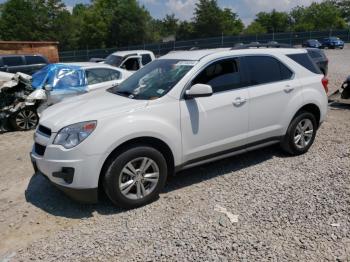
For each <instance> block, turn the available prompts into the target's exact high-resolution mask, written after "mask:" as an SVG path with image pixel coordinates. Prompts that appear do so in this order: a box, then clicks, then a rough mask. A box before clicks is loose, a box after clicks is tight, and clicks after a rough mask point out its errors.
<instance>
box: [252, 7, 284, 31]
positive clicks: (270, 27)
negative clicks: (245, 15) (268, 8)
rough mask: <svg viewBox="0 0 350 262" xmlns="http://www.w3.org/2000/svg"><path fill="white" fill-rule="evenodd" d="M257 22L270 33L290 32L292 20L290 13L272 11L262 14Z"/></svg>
mask: <svg viewBox="0 0 350 262" xmlns="http://www.w3.org/2000/svg"><path fill="white" fill-rule="evenodd" d="M255 22H257V23H258V24H260V25H261V26H262V27H263V28H265V30H266V31H267V32H269V33H272V32H285V31H288V29H289V25H290V19H289V15H288V13H285V12H277V11H276V10H272V12H270V13H266V12H260V13H258V14H257V15H256V19H255Z"/></svg>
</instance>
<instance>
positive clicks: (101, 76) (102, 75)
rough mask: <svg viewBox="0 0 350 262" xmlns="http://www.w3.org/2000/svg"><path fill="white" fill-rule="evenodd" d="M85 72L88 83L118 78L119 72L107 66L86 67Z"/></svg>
mask: <svg viewBox="0 0 350 262" xmlns="http://www.w3.org/2000/svg"><path fill="white" fill-rule="evenodd" d="M85 73H86V78H87V81H88V84H89V85H93V84H98V83H102V82H108V81H113V80H117V79H119V78H120V73H119V72H118V71H116V70H112V69H108V68H91V69H86V71H85Z"/></svg>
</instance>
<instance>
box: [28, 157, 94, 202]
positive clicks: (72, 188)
mask: <svg viewBox="0 0 350 262" xmlns="http://www.w3.org/2000/svg"><path fill="white" fill-rule="evenodd" d="M30 158H31V161H32V164H33V168H34V171H35V174H38V175H42V176H44V177H45V178H47V179H48V180H49V181H50V182H51V183H52V184H53V185H55V186H56V187H57V188H58V189H60V190H61V191H63V192H64V193H65V194H66V195H67V196H69V197H70V198H71V199H73V200H75V201H78V202H81V203H89V204H92V203H97V202H98V187H93V188H79V187H76V186H77V185H76V183H74V180H75V181H76V180H78V179H77V178H78V177H79V175H81V174H79V173H75V174H74V177H72V179H71V181H66V180H65V179H63V178H61V177H58V176H57V175H55V174H57V173H60V171H58V170H61V171H62V169H63V168H64V167H65V166H67V165H72V163H67V162H61V161H48V160H44V159H42V158H40V157H38V156H36V155H35V153H33V152H31V153H30ZM78 163H79V162H78ZM50 164H51V165H50ZM79 165H80V163H79ZM73 166H74V164H73ZM70 168H72V167H71V166H70ZM63 170H64V169H63ZM78 172H79V168H78Z"/></svg>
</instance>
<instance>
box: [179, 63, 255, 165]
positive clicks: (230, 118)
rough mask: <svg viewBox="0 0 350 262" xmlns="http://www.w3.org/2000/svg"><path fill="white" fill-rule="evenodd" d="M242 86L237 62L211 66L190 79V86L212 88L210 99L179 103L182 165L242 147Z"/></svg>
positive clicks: (245, 97)
mask: <svg viewBox="0 0 350 262" xmlns="http://www.w3.org/2000/svg"><path fill="white" fill-rule="evenodd" d="M243 82H244V81H243V75H242V73H241V70H240V60H239V59H238V58H229V59H223V60H220V61H217V62H214V63H212V64H210V65H208V66H207V67H206V68H205V69H204V70H203V71H201V72H200V73H199V74H198V75H197V76H196V77H195V78H194V79H193V81H192V83H191V85H194V84H198V83H201V84H208V85H211V87H212V89H213V95H212V96H210V97H201V98H195V99H186V100H184V99H183V100H180V109H181V131H182V146H183V155H184V159H183V161H184V162H187V163H188V162H192V161H196V160H198V161H201V160H202V159H203V158H206V157H211V156H212V157H215V155H219V154H221V153H228V152H229V151H231V150H232V149H234V148H236V149H237V148H239V147H240V146H242V145H244V144H245V140H246V133H247V131H248V111H249V110H248V108H249V101H248V91H247V90H246V88H244V87H243V86H244V85H243ZM203 160H204V159H203Z"/></svg>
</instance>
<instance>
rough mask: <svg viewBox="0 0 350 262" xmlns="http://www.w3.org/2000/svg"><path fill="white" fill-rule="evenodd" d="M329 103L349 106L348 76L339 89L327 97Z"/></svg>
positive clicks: (349, 84) (349, 89)
mask: <svg viewBox="0 0 350 262" xmlns="http://www.w3.org/2000/svg"><path fill="white" fill-rule="evenodd" d="M328 100H329V102H337V103H342V104H350V76H348V78H347V79H346V80H345V81H344V83H343V84H342V86H341V88H340V89H338V90H337V91H335V92H334V93H333V94H331V95H330V96H329V97H328Z"/></svg>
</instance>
